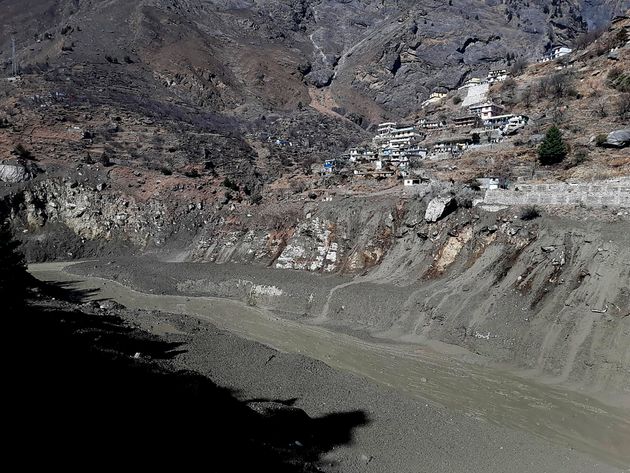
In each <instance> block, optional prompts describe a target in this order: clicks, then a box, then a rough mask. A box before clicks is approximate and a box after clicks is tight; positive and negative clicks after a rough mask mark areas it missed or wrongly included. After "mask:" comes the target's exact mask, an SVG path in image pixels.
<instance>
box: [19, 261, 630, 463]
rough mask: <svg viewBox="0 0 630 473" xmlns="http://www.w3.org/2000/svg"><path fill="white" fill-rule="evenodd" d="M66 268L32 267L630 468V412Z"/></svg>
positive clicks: (420, 351) (493, 372)
mask: <svg viewBox="0 0 630 473" xmlns="http://www.w3.org/2000/svg"><path fill="white" fill-rule="evenodd" d="M65 266H67V264H64V263H46V264H37V265H31V266H30V267H29V270H30V271H31V272H32V274H33V275H34V276H35V277H37V278H38V279H40V280H43V281H51V282H66V283H67V284H68V286H70V287H72V288H76V289H82V290H91V291H93V292H92V293H91V295H89V296H87V298H88V299H112V300H115V301H117V302H119V303H121V304H123V305H125V306H127V307H129V308H134V309H146V310H159V311H165V312H171V313H177V314H186V315H189V316H192V317H198V318H200V319H203V320H207V321H209V322H211V323H212V324H214V325H216V326H217V327H219V328H221V329H224V330H228V331H230V332H232V333H235V334H237V335H239V336H242V337H245V338H247V339H250V340H255V341H257V342H260V343H263V344H266V345H269V346H272V347H273V348H276V349H278V350H281V351H285V352H290V353H300V354H302V355H305V356H307V357H311V358H314V359H317V360H320V361H323V362H325V363H326V364H328V365H330V366H332V367H334V368H337V369H340V370H345V371H349V372H352V373H355V374H357V375H360V376H363V377H366V378H369V379H371V380H373V381H374V382H377V383H381V384H384V385H387V386H390V387H393V388H395V389H397V390H400V391H402V392H404V393H405V394H406V395H408V396H412V397H416V398H420V399H429V400H431V401H434V402H437V403H439V404H441V405H444V406H446V407H449V408H453V409H457V410H459V411H461V412H464V413H465V414H466V415H469V416H471V417H475V418H479V419H483V420H484V421H487V422H492V423H495V424H498V425H501V426H506V427H510V428H514V429H519V430H524V431H527V432H530V433H532V434H534V435H536V436H539V437H542V438H545V439H548V440H549V441H552V442H556V443H559V444H562V445H569V446H571V447H573V448H575V449H577V450H580V451H583V452H585V453H589V454H591V455H593V456H595V457H597V458H599V459H601V460H603V461H606V462H607V463H609V464H611V465H616V466H619V467H622V468H623V467H630V410H627V409H623V408H620V407H612V406H608V405H605V404H603V403H601V402H599V401H598V400H595V399H593V398H590V397H588V396H585V395H583V394H580V393H578V392H574V391H569V390H565V389H561V388H558V387H555V386H551V385H546V384H540V383H537V382H536V381H534V380H530V379H525V378H521V377H518V376H516V375H514V374H512V373H510V372H507V371H503V370H498V369H492V368H487V367H481V366H477V365H471V364H467V363H464V362H461V361H458V360H455V359H453V358H450V357H447V356H445V355H441V354H437V353H435V352H432V351H430V350H428V349H426V348H424V347H422V346H417V345H406V346H401V345H387V344H380V343H370V342H365V341H362V340H360V339H358V338H355V337H352V336H349V335H346V334H342V333H337V332H334V331H331V330H328V329H326V328H324V327H321V326H313V325H305V324H302V323H299V322H295V321H290V320H285V319H281V318H278V317H276V316H274V315H273V314H271V313H269V312H266V311H264V310H261V309H258V308H255V307H249V306H247V305H246V304H243V303H241V302H237V301H232V300H225V299H217V298H211V297H186V296H176V295H154V294H146V293H141V292H137V291H135V290H132V289H130V288H128V287H125V286H122V285H120V284H118V283H116V282H114V281H109V280H105V279H100V278H92V277H84V276H76V275H72V274H69V273H67V272H64V267H65Z"/></svg>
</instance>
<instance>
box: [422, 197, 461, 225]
mask: <svg viewBox="0 0 630 473" xmlns="http://www.w3.org/2000/svg"><path fill="white" fill-rule="evenodd" d="M456 208H457V202H456V201H455V199H454V198H453V197H452V196H445V197H436V198H435V199H432V200H431V202H429V205H428V206H427V210H426V212H425V214H424V219H425V220H426V221H427V222H430V223H433V222H437V221H438V220H440V219H441V218H444V217H445V216H447V215H448V214H449V213H451V212H453V211H454V210H455V209H456Z"/></svg>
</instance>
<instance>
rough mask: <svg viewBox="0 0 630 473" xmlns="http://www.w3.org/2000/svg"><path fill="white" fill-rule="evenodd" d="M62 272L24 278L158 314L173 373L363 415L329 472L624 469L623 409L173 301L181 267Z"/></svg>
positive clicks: (453, 364) (627, 420)
mask: <svg viewBox="0 0 630 473" xmlns="http://www.w3.org/2000/svg"><path fill="white" fill-rule="evenodd" d="M87 266H88V265H84V268H85V267H87ZM64 267H65V265H64V264H63V263H48V264H42V265H32V266H31V267H30V270H31V272H32V273H33V274H34V275H35V276H36V277H38V278H39V279H41V280H45V281H56V282H60V281H63V282H66V283H68V284H69V285H70V286H71V287H74V288H79V289H91V290H95V293H94V294H93V295H92V296H91V297H92V298H95V299H113V300H116V301H118V302H119V303H121V304H123V305H125V306H126V307H128V308H130V309H145V310H149V311H155V312H151V314H153V315H152V316H151V318H150V319H144V320H134V322H135V323H137V324H139V325H141V326H143V327H144V328H146V329H148V330H151V331H152V332H154V333H156V334H158V335H161V336H163V337H165V338H169V339H170V338H173V339H177V340H179V341H182V340H185V342H186V350H187V351H186V352H185V353H183V354H181V355H179V356H178V358H177V359H176V363H178V364H180V365H181V366H182V367H186V368H188V369H193V370H196V371H199V372H201V373H203V374H208V375H209V376H211V377H212V379H213V380H214V381H215V382H217V383H219V384H221V385H223V386H226V387H230V388H233V389H235V390H237V391H238V392H239V393H240V395H241V396H242V397H243V398H245V399H246V398H250V399H251V398H256V397H269V398H276V399H291V398H297V399H298V402H297V404H296V406H297V407H300V408H302V409H304V410H305V411H306V412H307V413H308V414H309V415H312V416H317V415H322V414H326V413H331V412H338V411H345V410H355V409H361V410H364V411H366V412H367V414H368V417H369V419H370V422H369V423H368V424H367V425H366V426H363V427H360V428H358V429H357V430H355V432H354V434H355V435H354V441H353V442H352V443H351V444H350V445H345V446H343V447H341V448H338V449H336V450H334V451H333V452H331V453H329V454H328V456H327V457H326V458H325V460H326V462H327V465H324V469H325V470H327V471H375V472H381V471H382V472H458V471H462V472H463V471H466V472H470V471H474V472H507V471H518V472H613V471H630V470H623V469H628V468H629V467H630V447H629V446H630V412H629V411H628V410H625V409H621V408H616V407H611V406H606V405H604V404H601V403H600V402H598V401H596V400H594V399H591V398H589V397H586V396H583V395H580V394H578V393H573V392H569V391H564V390H561V389H558V388H554V387H551V386H545V385H541V384H537V383H535V382H533V381H531V380H525V379H522V378H518V377H516V376H514V375H511V374H509V373H507V372H504V371H499V370H493V369H490V368H483V367H479V366H474V365H469V364H466V363H463V362H460V361H456V360H453V359H452V358H449V357H446V356H443V355H439V354H437V353H434V352H431V351H428V350H426V349H423V348H422V347H421V346H417V345H387V344H377V343H371V342H368V341H365V340H360V339H358V338H355V337H352V336H350V335H347V334H343V333H338V332H334V331H331V330H329V329H326V328H325V327H322V326H313V325H305V324H303V323H301V322H299V321H296V320H289V319H286V318H280V317H277V316H276V315H274V314H272V313H270V312H268V311H266V310H264V309H261V308H259V307H251V306H248V305H247V304H245V303H242V302H239V301H235V300H229V299H225V298H216V297H207V296H206V297H201V296H197V297H195V296H186V295H184V296H181V295H179V296H178V295H173V294H175V293H176V292H175V291H173V292H171V291H172V288H173V287H176V286H177V281H182V280H183V279H185V275H186V274H187V271H183V269H184V268H183V267H182V274H175V273H174V272H173V271H170V272H169V273H167V274H164V277H163V278H162V279H159V280H158V279H156V278H149V279H151V280H145V281H144V282H143V284H138V282H137V281H140V280H142V279H143V274H142V272H139V273H138V274H136V275H134V278H133V279H136V281H131V279H132V278H130V277H126V278H125V280H123V281H121V282H123V283H124V284H125V285H122V284H120V283H118V282H114V281H111V280H107V279H101V278H98V277H94V276H82V275H75V274H70V273H69V272H67V271H64ZM73 271H74V269H73ZM279 274H280V273H279ZM249 277H250V279H251V277H252V276H251V275H250V276H249ZM279 277H280V276H279ZM267 284H269V282H267ZM337 284H339V281H331V286H334V285H337ZM127 285H129V286H133V287H135V288H136V289H138V290H134V289H131V288H130V287H127ZM306 289H307V288H305V290H306ZM138 291H143V292H138ZM151 291H153V292H159V293H162V292H164V294H155V293H154V294H150V293H149V292H151ZM169 292H171V294H169ZM168 314H171V315H168ZM183 316H185V317H183ZM217 329H218V330H217ZM224 331H226V332H224ZM276 350H277V351H276ZM620 468H621V469H622V470H620Z"/></svg>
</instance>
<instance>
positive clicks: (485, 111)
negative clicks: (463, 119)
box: [468, 102, 503, 120]
mask: <svg viewBox="0 0 630 473" xmlns="http://www.w3.org/2000/svg"><path fill="white" fill-rule="evenodd" d="M468 110H470V111H471V112H472V113H473V114H475V115H477V116H478V117H479V118H481V119H482V120H487V119H489V118H492V117H493V116H495V115H498V114H500V113H501V112H502V111H503V107H501V106H499V105H496V104H494V103H492V102H484V103H479V104H476V105H471V106H470V107H468Z"/></svg>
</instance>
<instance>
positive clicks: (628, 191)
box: [483, 183, 630, 207]
mask: <svg viewBox="0 0 630 473" xmlns="http://www.w3.org/2000/svg"><path fill="white" fill-rule="evenodd" d="M483 203H484V204H489V205H534V204H538V205H580V204H582V205H586V206H591V207H601V206H604V205H606V206H611V207H630V184H610V183H608V184H604V183H599V184H519V185H517V186H515V187H514V189H510V190H506V189H493V190H488V191H486V196H485V198H484V200H483Z"/></svg>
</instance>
